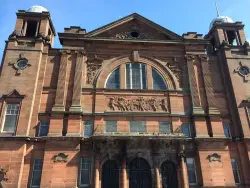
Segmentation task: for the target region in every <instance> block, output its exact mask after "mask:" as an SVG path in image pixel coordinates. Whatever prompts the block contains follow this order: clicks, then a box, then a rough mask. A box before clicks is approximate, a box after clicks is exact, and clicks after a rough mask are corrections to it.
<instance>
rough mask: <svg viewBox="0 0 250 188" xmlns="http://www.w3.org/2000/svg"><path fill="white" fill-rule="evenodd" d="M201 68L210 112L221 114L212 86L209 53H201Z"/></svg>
mask: <svg viewBox="0 0 250 188" xmlns="http://www.w3.org/2000/svg"><path fill="white" fill-rule="evenodd" d="M199 57H200V60H201V68H202V73H203V80H204V85H205V91H206V96H207V103H208V113H209V114H211V115H216V114H220V112H219V110H218V109H217V108H216V107H215V97H214V89H213V86H212V79H211V70H210V68H209V57H208V56H207V55H200V56H199Z"/></svg>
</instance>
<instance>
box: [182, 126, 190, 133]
mask: <svg viewBox="0 0 250 188" xmlns="http://www.w3.org/2000/svg"><path fill="white" fill-rule="evenodd" d="M182 132H183V134H184V135H185V136H190V125H189V124H188V123H183V124H182Z"/></svg>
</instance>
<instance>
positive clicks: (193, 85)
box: [186, 55, 204, 114]
mask: <svg viewBox="0 0 250 188" xmlns="http://www.w3.org/2000/svg"><path fill="white" fill-rule="evenodd" d="M186 59H187V68H188V78H189V85H190V90H191V96H192V103H193V114H204V110H203V109H202V107H201V101H200V96H199V89H198V81H197V77H198V76H197V74H196V71H195V69H194V62H195V61H196V56H194V55H186Z"/></svg>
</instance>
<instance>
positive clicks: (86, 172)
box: [80, 158, 91, 187]
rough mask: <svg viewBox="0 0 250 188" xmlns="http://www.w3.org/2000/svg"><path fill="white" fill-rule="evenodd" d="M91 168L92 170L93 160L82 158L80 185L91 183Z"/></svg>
mask: <svg viewBox="0 0 250 188" xmlns="http://www.w3.org/2000/svg"><path fill="white" fill-rule="evenodd" d="M90 170H91V161H90V159H85V158H82V159H81V171H80V185H81V186H86V187H88V186H89V183H90Z"/></svg>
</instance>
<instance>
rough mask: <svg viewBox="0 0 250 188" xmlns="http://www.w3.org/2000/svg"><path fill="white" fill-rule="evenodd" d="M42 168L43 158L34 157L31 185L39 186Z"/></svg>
mask: <svg viewBox="0 0 250 188" xmlns="http://www.w3.org/2000/svg"><path fill="white" fill-rule="evenodd" d="M42 169H43V159H34V164H33V171H32V178H31V187H40V183H41V177H42Z"/></svg>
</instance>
